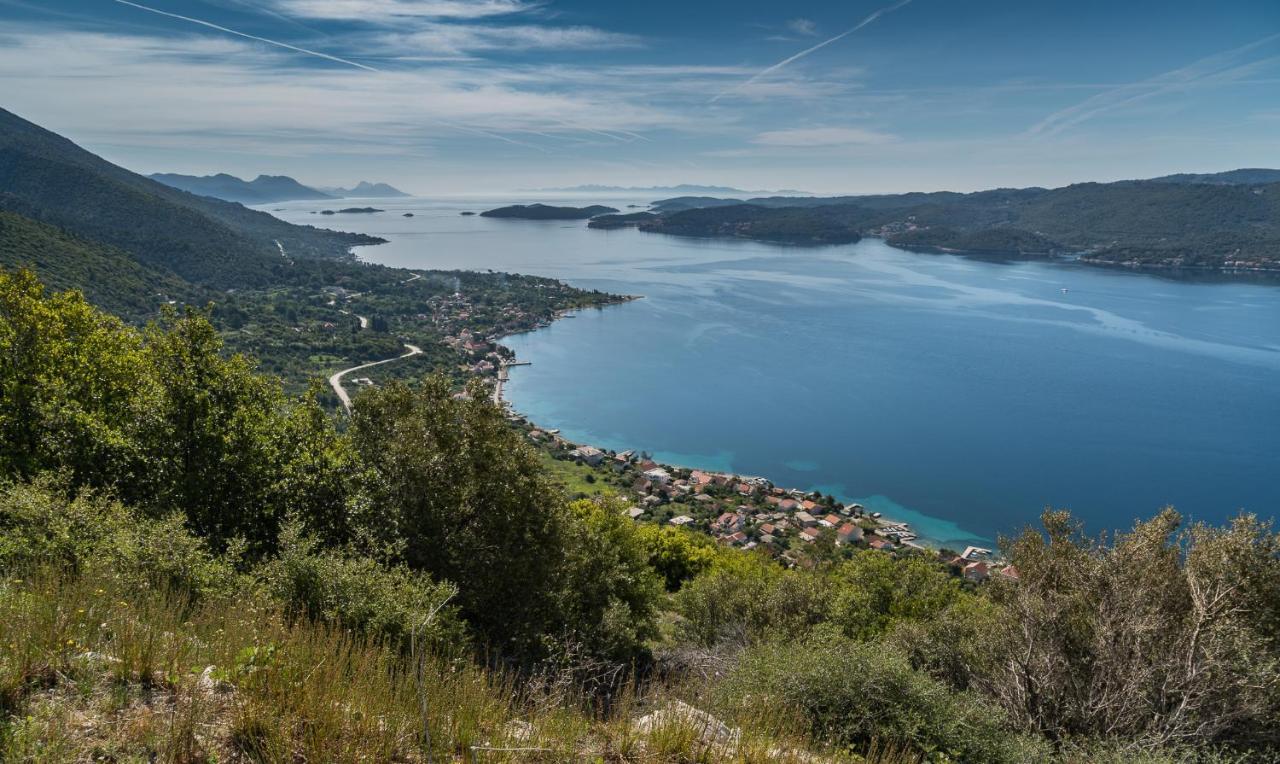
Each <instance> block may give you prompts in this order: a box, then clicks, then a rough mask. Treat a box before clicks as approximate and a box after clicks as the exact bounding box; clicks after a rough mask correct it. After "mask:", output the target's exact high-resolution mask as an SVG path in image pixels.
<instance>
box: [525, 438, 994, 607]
mask: <svg viewBox="0 0 1280 764" xmlns="http://www.w3.org/2000/svg"><path fill="white" fill-rule="evenodd" d="M529 436H530V438H531V439H533V440H534V441H537V442H539V443H541V444H543V445H549V446H551V447H552V448H553V449H555V448H557V447H558V448H559V449H560V453H561V454H562V456H564V457H567V458H569V459H572V460H574V461H577V462H579V463H581V464H585V465H588V466H591V467H595V468H600V469H610V470H611V471H612V472H614V473H615V478H614V481H615V482H616V483H617V484H619V485H620V486H622V487H624V488H630V491H629V493H630V494H631V495H632V496H633V497H634V500H635V504H634V505H633V506H630V507H628V508H627V509H626V514H627V516H628V517H630V518H631V519H632V520H635V521H637V522H664V523H667V524H669V525H674V526H680V527H686V528H689V529H691V530H697V531H701V532H706V533H709V534H710V535H711V536H712V537H714V538H715V539H716V540H717V541H719V542H720V543H721V544H724V545H726V546H733V547H736V548H740V549H744V550H760V551H764V552H767V553H770V554H773V555H775V556H777V557H779V558H780V559H781V560H783V561H784V562H792V563H794V562H797V561H798V559H799V557H800V555H799V552H800V550H803V549H804V548H805V545H807V544H813V543H815V542H817V541H818V540H819V539H820V538H823V536H824V535H826V536H827V538H829V539H830V541H831V542H832V543H834V544H835V545H837V546H854V547H859V548H869V549H876V550H880V551H885V552H893V551H895V550H899V549H902V548H913V549H923V547H921V546H919V545H918V544H916V543H915V538H916V536H915V534H914V533H912V532H911V530H910V528H909V527H908V526H907V525H906V524H905V523H892V522H888V521H882V520H881V519H880V517H879V514H878V513H868V512H867V511H866V509H865V508H864V507H863V506H862V505H861V504H853V503H850V504H844V503H841V502H838V501H836V500H835V499H834V498H832V497H829V496H828V497H823V496H821V495H819V494H814V493H806V492H804V491H799V490H789V489H785V488H780V487H778V486H775V485H773V484H772V483H771V482H769V481H768V480H765V479H763V478H756V477H744V476H741V475H733V474H728V473H721V472H711V471H705V470H686V469H679V468H675V467H670V466H666V465H662V464H659V463H657V462H655V461H654V460H652V459H650V458H648V457H646V456H644V455H638V454H636V453H635V452H632V451H624V452H621V453H612V452H607V451H604V450H601V449H599V448H596V447H594V446H584V445H575V444H572V443H569V442H567V441H564V440H563V439H561V438H560V436H559V434H558V433H556V432H554V431H543V430H538V429H533V430H530V431H529ZM942 560H943V562H945V563H946V564H947V565H949V566H950V567H951V568H952V570H953V572H954V573H955V574H956V575H957V576H959V577H961V578H964V579H965V580H966V581H970V582H973V583H975V584H977V583H982V582H984V581H987V580H989V579H990V578H992V577H1002V578H1007V579H1011V580H1016V579H1017V577H1018V573H1017V570H1016V569H1014V568H1013V566H1002V565H1000V564H998V563H996V562H994V561H993V560H992V559H991V551H990V550H987V549H982V548H979V547H969V548H967V549H965V550H964V552H963V553H962V554H959V555H954V554H952V553H942Z"/></svg>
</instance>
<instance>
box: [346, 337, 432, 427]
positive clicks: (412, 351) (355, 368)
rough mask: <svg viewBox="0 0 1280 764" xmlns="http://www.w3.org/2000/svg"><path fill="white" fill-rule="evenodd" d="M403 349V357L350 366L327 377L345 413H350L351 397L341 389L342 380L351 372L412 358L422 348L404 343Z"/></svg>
mask: <svg viewBox="0 0 1280 764" xmlns="http://www.w3.org/2000/svg"><path fill="white" fill-rule="evenodd" d="M405 348H407V349H408V352H407V353H405V354H404V355H398V356H396V357H395V358H384V359H383V360H381V361H373V362H372V363H362V364H360V365H359V366H352V367H351V368H350V369H343V370H342V371H340V372H338V373H337V374H334V375H333V376H332V377H329V386H330V387H332V388H333V391H334V392H335V393H337V394H338V399H339V400H341V401H342V407H343V408H345V409H346V410H347V413H351V396H349V395H347V391H346V389H345V388H343V386H342V378H343V377H345V376H347V375H348V374H350V373H351V372H353V371H360V370H362V369H369V368H372V367H374V366H381V365H382V364H384V363H391V362H392V361H399V360H402V359H405V358H412V357H413V356H415V355H421V354H422V348H420V347H418V346H417V345H410V344H408V343H405Z"/></svg>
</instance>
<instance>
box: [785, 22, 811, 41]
mask: <svg viewBox="0 0 1280 764" xmlns="http://www.w3.org/2000/svg"><path fill="white" fill-rule="evenodd" d="M787 29H789V30H791V31H792V32H793V33H795V34H798V35H803V36H805V37H813V36H815V35H816V34H818V25H817V24H815V23H814V22H813V20H812V19H791V20H790V21H788V22H787Z"/></svg>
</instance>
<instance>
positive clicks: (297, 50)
mask: <svg viewBox="0 0 1280 764" xmlns="http://www.w3.org/2000/svg"><path fill="white" fill-rule="evenodd" d="M115 2H117V3H119V4H121V5H127V6H129V7H131V8H137V9H138V10H140V11H147V12H148V13H154V14H157V15H160V16H168V17H169V18H171V19H178V20H180V21H186V22H189V23H192V24H199V25H200V26H202V27H208V28H210V29H216V30H218V31H219V32H226V33H227V34H233V35H236V36H237V37H244V38H246V39H249V40H256V41H257V42H262V43H266V44H267V45H274V46H276V47H277V48H284V49H285V50H292V51H294V52H295V53H305V54H306V55H308V56H315V57H316V58H323V59H325V60H327V61H334V62H336V63H339V64H346V65H347V66H354V67H355V68H357V69H364V70H365V71H368V72H376V71H380V70H378V69H375V68H373V67H372V66H366V65H365V64H361V63H357V62H355V61H350V60H348V59H345V58H339V57H337V56H331V55H329V54H328V53H321V52H320V51H317V50H307V49H306V48H299V47H298V46H296V45H290V44H289V43H287V42H280V41H279V40H268V39H267V38H265V37H258V36H256V35H251V34H248V33H246V32H239V31H236V30H235V29H228V28H227V27H224V26H218V25H217V24H214V23H212V22H209V21H202V20H201V19H193V18H191V17H190V16H182V15H179V14H177V13H170V12H168V11H162V10H160V9H159V8H151V7H148V6H145V5H139V4H138V3H133V2H129V0H115Z"/></svg>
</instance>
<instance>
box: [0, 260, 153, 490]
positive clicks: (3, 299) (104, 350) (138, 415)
mask: <svg viewBox="0 0 1280 764" xmlns="http://www.w3.org/2000/svg"><path fill="white" fill-rule="evenodd" d="M151 385H152V380H151V375H150V373H149V369H148V367H147V363H146V359H145V357H144V356H143V354H142V353H141V342H140V340H139V338H138V336H137V334H136V333H135V332H133V331H132V330H130V329H128V328H126V327H125V326H124V325H123V324H122V323H121V322H120V321H119V320H118V319H115V318H112V317H110V316H107V315H105V314H103V313H100V312H98V311H96V310H94V309H93V308H92V307H91V306H90V305H89V304H88V303H87V302H86V301H85V299H84V297H83V296H82V295H81V294H80V293H79V292H62V293H59V294H56V295H52V296H49V295H46V294H45V292H44V287H43V286H42V285H41V284H40V282H39V281H38V280H37V279H36V277H35V275H34V274H32V273H31V272H30V271H25V270H23V271H17V272H14V273H9V272H4V271H0V474H3V475H13V476H18V477H30V476H32V475H34V474H35V473H37V472H39V471H41V470H65V471H67V472H68V473H69V474H70V475H71V477H72V481H71V486H72V487H75V486H78V485H85V484H93V485H103V484H107V483H109V482H111V481H113V480H115V479H117V478H118V476H121V475H124V476H126V477H127V476H129V475H132V474H134V472H135V471H136V470H137V462H138V460H139V458H140V456H141V454H140V452H139V448H138V444H137V443H136V442H135V440H134V439H133V437H132V434H133V431H134V429H135V427H136V424H137V422H138V421H139V420H140V419H142V418H144V417H145V416H146V411H145V409H144V408H142V407H141V406H140V405H139V395H140V394H145V393H146V391H147V390H148V389H149V388H150V387H151Z"/></svg>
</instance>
